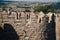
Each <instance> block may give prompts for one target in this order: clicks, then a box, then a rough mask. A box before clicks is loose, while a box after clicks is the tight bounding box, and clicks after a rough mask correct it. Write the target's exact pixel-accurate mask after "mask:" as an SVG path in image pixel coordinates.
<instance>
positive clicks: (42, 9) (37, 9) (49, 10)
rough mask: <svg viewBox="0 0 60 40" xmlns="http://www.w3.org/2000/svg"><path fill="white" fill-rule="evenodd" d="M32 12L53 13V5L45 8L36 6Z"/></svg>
mask: <svg viewBox="0 0 60 40" xmlns="http://www.w3.org/2000/svg"><path fill="white" fill-rule="evenodd" d="M34 11H35V12H36V11H37V12H40V11H43V12H44V13H48V12H54V5H53V4H51V5H45V6H37V7H36V8H34Z"/></svg>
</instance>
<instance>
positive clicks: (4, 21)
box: [0, 11, 60, 40]
mask: <svg viewBox="0 0 60 40" xmlns="http://www.w3.org/2000/svg"><path fill="white" fill-rule="evenodd" d="M59 15H60V14H59ZM57 21H58V22H57ZM59 24H60V23H59V18H57V14H54V13H51V12H50V13H48V14H44V13H43V12H40V13H37V14H36V13H34V12H11V13H7V12H6V11H3V12H0V26H1V28H0V29H2V31H3V36H4V34H5V36H4V37H3V38H4V39H2V37H1V40H60V38H59V37H60V34H59V33H60V32H59V28H58V27H59V26H58V25H59ZM0 34H2V32H1V33H0ZM6 35H8V36H6Z"/></svg>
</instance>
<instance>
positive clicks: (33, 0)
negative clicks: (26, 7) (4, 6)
mask: <svg viewBox="0 0 60 40" xmlns="http://www.w3.org/2000/svg"><path fill="white" fill-rule="evenodd" d="M0 1H32V2H60V0H0Z"/></svg>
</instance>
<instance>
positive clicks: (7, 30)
mask: <svg viewBox="0 0 60 40" xmlns="http://www.w3.org/2000/svg"><path fill="white" fill-rule="evenodd" d="M0 40H19V37H18V35H17V33H16V31H15V29H14V28H13V26H12V25H10V24H7V23H6V24H4V30H3V29H2V28H1V27H0Z"/></svg>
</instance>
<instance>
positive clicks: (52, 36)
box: [46, 14, 56, 40]
mask: <svg viewBox="0 0 60 40" xmlns="http://www.w3.org/2000/svg"><path fill="white" fill-rule="evenodd" d="M51 19H52V20H51V21H50V23H48V26H47V30H46V31H47V37H48V39H47V40H56V32H55V30H56V28H55V25H56V24H55V15H54V14H53V15H52V18H51Z"/></svg>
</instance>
